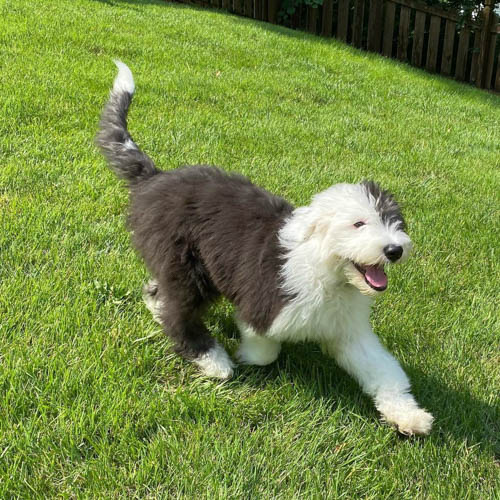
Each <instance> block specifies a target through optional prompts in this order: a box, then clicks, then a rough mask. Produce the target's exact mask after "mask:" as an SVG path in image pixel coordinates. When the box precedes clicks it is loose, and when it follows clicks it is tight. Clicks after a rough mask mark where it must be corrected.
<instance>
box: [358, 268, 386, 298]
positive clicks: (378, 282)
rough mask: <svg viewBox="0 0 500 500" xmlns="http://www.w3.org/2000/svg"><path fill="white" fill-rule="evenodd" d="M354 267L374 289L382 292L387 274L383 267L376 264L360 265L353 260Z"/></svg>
mask: <svg viewBox="0 0 500 500" xmlns="http://www.w3.org/2000/svg"><path fill="white" fill-rule="evenodd" d="M353 264H354V267H355V268H356V269H357V270H358V271H359V272H360V273H361V274H362V275H363V276H364V278H365V281H366V283H367V284H368V285H370V286H371V287H372V288H373V289H374V290H377V291H378V292H382V291H383V290H385V289H386V288H387V275H386V274H385V272H384V268H383V267H378V266H360V265H359V264H356V262H353Z"/></svg>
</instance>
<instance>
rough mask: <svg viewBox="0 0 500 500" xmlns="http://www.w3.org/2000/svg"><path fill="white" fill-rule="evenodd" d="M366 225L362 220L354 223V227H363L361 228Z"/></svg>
mask: <svg viewBox="0 0 500 500" xmlns="http://www.w3.org/2000/svg"><path fill="white" fill-rule="evenodd" d="M364 225H365V223H364V222H363V221H362V220H360V221H359V222H355V223H354V227H361V226H364Z"/></svg>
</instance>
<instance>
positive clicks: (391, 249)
mask: <svg viewBox="0 0 500 500" xmlns="http://www.w3.org/2000/svg"><path fill="white" fill-rule="evenodd" d="M384 253H385V256H386V257H387V258H388V259H389V260H390V261H391V262H396V261H397V260H398V259H399V258H400V257H401V255H403V247H402V246H400V245H387V246H386V247H384Z"/></svg>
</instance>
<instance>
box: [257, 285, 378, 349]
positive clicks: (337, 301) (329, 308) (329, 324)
mask: <svg viewBox="0 0 500 500" xmlns="http://www.w3.org/2000/svg"><path fill="white" fill-rule="evenodd" d="M370 305H371V300H370V299H369V298H367V297H365V296H363V295H361V294H360V293H359V292H358V291H357V290H355V289H353V287H350V286H346V287H342V288H339V289H337V290H335V291H334V292H326V293H323V294H322V295H321V296H318V295H316V296H315V295H314V294H309V295H307V296H303V297H298V298H297V299H296V300H294V301H292V302H291V303H290V304H288V305H286V306H285V307H284V308H283V310H282V311H281V312H280V314H279V315H278V316H277V317H276V319H275V321H274V322H273V324H272V325H271V328H270V329H269V331H268V332H267V335H268V336H271V337H273V338H276V339H277V340H280V341H291V342H298V341H305V340H308V341H314V342H325V341H330V340H333V339H335V338H336V337H339V336H343V335H348V334H350V333H351V332H352V331H353V330H356V331H357V330H359V329H360V328H363V326H364V325H367V323H368V322H369V316H370Z"/></svg>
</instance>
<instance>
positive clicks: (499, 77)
mask: <svg viewBox="0 0 500 500" xmlns="http://www.w3.org/2000/svg"><path fill="white" fill-rule="evenodd" d="M495 90H496V91H497V92H500V54H498V60H497V76H496V78H495Z"/></svg>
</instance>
